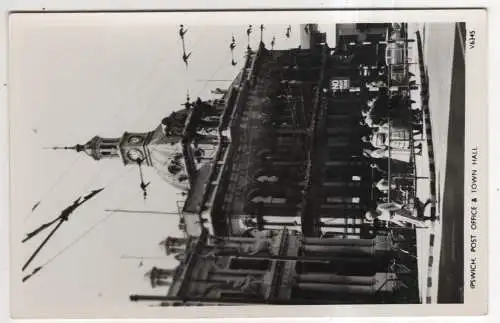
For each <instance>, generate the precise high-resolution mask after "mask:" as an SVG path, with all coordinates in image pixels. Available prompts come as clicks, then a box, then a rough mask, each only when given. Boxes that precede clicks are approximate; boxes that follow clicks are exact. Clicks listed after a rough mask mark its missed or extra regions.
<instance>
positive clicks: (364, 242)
mask: <svg viewBox="0 0 500 323" xmlns="http://www.w3.org/2000/svg"><path fill="white" fill-rule="evenodd" d="M302 241H303V242H304V243H306V244H308V245H322V246H374V245H375V243H376V241H375V239H334V238H316V237H304V238H302Z"/></svg>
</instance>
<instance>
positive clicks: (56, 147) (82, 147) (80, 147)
mask: <svg viewBox="0 0 500 323" xmlns="http://www.w3.org/2000/svg"><path fill="white" fill-rule="evenodd" d="M43 149H52V150H76V151H82V150H84V146H83V145H75V146H63V147H61V146H53V147H43Z"/></svg>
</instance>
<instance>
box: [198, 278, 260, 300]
mask: <svg viewBox="0 0 500 323" xmlns="http://www.w3.org/2000/svg"><path fill="white" fill-rule="evenodd" d="M263 283H264V282H263V281H262V279H259V278H257V277H255V276H253V275H248V276H246V277H242V278H240V279H236V280H226V281H221V282H217V283H214V284H211V285H210V286H208V288H206V289H205V290H204V291H203V292H202V293H201V294H202V295H201V296H206V295H207V294H208V293H210V292H211V291H213V290H214V289H218V290H219V291H222V292H224V291H228V290H230V291H236V292H240V293H243V294H250V295H261V289H262V285H263Z"/></svg>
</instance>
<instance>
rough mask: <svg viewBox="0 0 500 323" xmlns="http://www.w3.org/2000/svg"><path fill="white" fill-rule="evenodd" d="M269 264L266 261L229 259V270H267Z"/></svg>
mask: <svg viewBox="0 0 500 323" xmlns="http://www.w3.org/2000/svg"><path fill="white" fill-rule="evenodd" d="M270 264H271V262H270V261H269V260H267V259H248V258H231V261H230V263H229V269H250V270H268V269H269V266H270Z"/></svg>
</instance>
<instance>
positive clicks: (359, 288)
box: [298, 273, 398, 295]
mask: <svg viewBox="0 0 500 323" xmlns="http://www.w3.org/2000/svg"><path fill="white" fill-rule="evenodd" d="M326 275H327V276H332V277H331V278H327V277H325V276H322V275H321V276H320V275H318V277H315V278H321V279H323V281H316V282H307V281H306V282H302V281H301V280H299V282H298V287H299V289H301V290H304V291H316V292H331V293H346V294H365V295H373V294H375V293H378V292H393V291H395V290H397V288H398V284H397V281H396V280H397V276H396V274H393V273H377V274H375V276H372V277H361V278H354V277H353V276H344V277H347V278H340V277H338V276H337V275H328V274H326ZM301 276H303V275H301ZM301 276H299V279H300V277H301ZM325 280H328V281H329V282H325Z"/></svg>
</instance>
